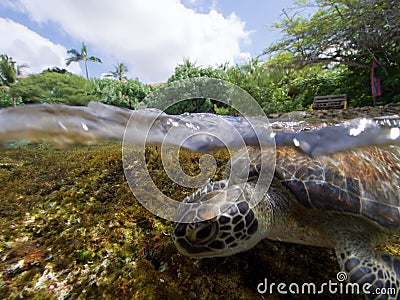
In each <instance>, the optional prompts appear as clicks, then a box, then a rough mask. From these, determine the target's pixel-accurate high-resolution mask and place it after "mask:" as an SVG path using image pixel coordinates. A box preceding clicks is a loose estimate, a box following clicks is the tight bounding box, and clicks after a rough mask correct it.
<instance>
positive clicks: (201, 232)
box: [191, 222, 217, 243]
mask: <svg viewBox="0 0 400 300" xmlns="http://www.w3.org/2000/svg"><path fill="white" fill-rule="evenodd" d="M216 234H217V225H216V224H215V223H214V222H206V223H200V224H199V225H198V227H197V228H196V229H195V230H193V232H192V234H191V235H192V239H191V240H193V241H197V242H200V243H206V242H208V241H210V240H212V239H214V238H215V236H216Z"/></svg>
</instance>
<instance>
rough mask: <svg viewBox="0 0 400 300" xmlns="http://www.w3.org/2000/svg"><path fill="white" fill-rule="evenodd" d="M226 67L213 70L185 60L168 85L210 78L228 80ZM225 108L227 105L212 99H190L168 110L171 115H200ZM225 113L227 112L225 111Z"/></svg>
mask: <svg viewBox="0 0 400 300" xmlns="http://www.w3.org/2000/svg"><path fill="white" fill-rule="evenodd" d="M224 68H225V67H224V66H221V68H212V67H207V68H204V67H201V66H197V65H196V63H195V62H191V61H190V60H189V59H187V58H186V59H184V60H183V62H182V63H181V64H178V65H177V66H176V67H175V72H174V74H173V75H172V76H171V77H170V78H168V83H172V82H176V81H179V80H184V79H190V78H198V77H208V78H215V79H222V80H224V79H226V73H225V69H224ZM219 106H220V107H219ZM221 107H222V108H225V105H223V104H221V103H220V102H219V101H215V100H211V99H188V100H184V101H182V102H179V103H176V104H174V105H173V106H171V107H170V108H168V109H167V110H166V112H167V113H169V114H182V113H185V112H190V113H198V112H216V111H218V109H220V110H219V111H220V112H222V111H223V110H222V109H221ZM224 113H225V111H224Z"/></svg>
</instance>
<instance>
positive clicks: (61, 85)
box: [12, 71, 96, 105]
mask: <svg viewBox="0 0 400 300" xmlns="http://www.w3.org/2000/svg"><path fill="white" fill-rule="evenodd" d="M92 91H93V86H92V83H91V82H90V81H88V80H86V79H85V78H83V77H80V76H77V75H73V74H70V73H66V74H61V73H58V72H51V71H44V72H42V73H40V74H31V75H30V76H28V77H26V78H22V79H21V80H20V81H19V82H18V83H16V84H15V86H14V87H13V89H12V95H13V96H15V97H20V98H21V100H22V101H23V103H62V104H68V105H86V104H87V103H89V101H91V100H96V99H95V97H94V96H93V95H92Z"/></svg>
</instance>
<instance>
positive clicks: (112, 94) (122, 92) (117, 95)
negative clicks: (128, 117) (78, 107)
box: [92, 78, 151, 109]
mask: <svg viewBox="0 0 400 300" xmlns="http://www.w3.org/2000/svg"><path fill="white" fill-rule="evenodd" d="M92 82H93V93H94V94H95V95H96V96H97V97H98V98H99V101H100V102H103V103H106V104H112V105H115V106H120V107H126V108H130V109H136V108H138V104H139V103H141V102H142V101H143V99H144V98H146V97H147V96H148V95H149V94H150V92H151V88H150V86H149V85H147V84H143V83H141V82H140V81H139V80H138V79H134V80H133V79H129V80H127V81H118V80H115V79H109V78H103V79H97V78H96V79H93V81H92Z"/></svg>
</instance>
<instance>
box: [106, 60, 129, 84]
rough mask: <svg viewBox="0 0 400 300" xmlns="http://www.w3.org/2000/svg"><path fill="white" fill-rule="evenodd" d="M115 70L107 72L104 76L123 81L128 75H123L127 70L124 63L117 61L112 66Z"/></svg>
mask: <svg viewBox="0 0 400 300" xmlns="http://www.w3.org/2000/svg"><path fill="white" fill-rule="evenodd" d="M114 68H115V70H114V71H110V72H108V74H107V75H106V76H105V77H113V78H115V79H118V80H119V81H124V80H126V79H127V78H128V77H127V76H126V75H125V73H126V72H128V67H127V66H126V65H125V64H124V63H118V64H116V65H115V66H114Z"/></svg>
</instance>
